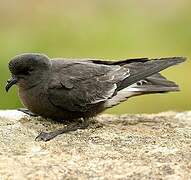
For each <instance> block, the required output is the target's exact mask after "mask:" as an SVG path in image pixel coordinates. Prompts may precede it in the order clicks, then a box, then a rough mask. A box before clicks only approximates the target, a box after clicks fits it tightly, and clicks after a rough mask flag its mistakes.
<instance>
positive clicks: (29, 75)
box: [6, 53, 51, 92]
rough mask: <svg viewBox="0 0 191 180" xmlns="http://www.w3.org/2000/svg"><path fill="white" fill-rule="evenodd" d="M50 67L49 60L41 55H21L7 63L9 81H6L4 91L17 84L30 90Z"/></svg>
mask: <svg viewBox="0 0 191 180" xmlns="http://www.w3.org/2000/svg"><path fill="white" fill-rule="evenodd" d="M50 67H51V61H50V59H49V58H48V57H47V56H46V55H43V54H36V53H26V54H21V55H18V56H16V57H14V58H13V59H11V61H10V62H9V70H10V72H11V79H9V80H8V81H7V85H6V91H7V92H8V91H9V89H10V88H11V87H12V86H13V85H14V84H18V85H19V86H20V87H22V88H31V87H33V86H35V85H36V84H38V83H39V82H40V81H41V80H42V79H44V78H45V77H44V74H45V72H47V71H49V69H50Z"/></svg>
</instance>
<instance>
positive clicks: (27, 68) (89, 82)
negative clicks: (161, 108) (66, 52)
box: [5, 53, 186, 141]
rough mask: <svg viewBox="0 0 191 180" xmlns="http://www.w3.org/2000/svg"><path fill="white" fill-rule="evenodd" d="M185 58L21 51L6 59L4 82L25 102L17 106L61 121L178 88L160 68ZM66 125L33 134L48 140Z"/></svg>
mask: <svg viewBox="0 0 191 180" xmlns="http://www.w3.org/2000/svg"><path fill="white" fill-rule="evenodd" d="M185 59H186V58H185V57H166V58H158V59H157V58H156V59H149V58H135V59H125V60H101V59H91V58H87V59H67V58H53V59H51V58H49V57H48V56H47V55H45V54H41V53H24V54H20V55H17V56H15V57H13V58H12V59H11V60H10V62H9V67H8V68H9V70H10V73H11V79H9V80H8V81H7V84H6V87H5V88H6V91H7V92H8V91H9V89H10V88H11V87H12V86H13V85H15V84H16V85H17V86H18V89H19V97H20V99H21V101H22V103H23V105H24V107H26V108H25V109H20V110H21V111H23V112H25V113H27V114H30V115H37V116H41V117H43V118H49V119H52V120H56V121H61V122H64V121H66V120H67V121H73V120H74V121H75V119H80V118H81V119H84V120H85V121H88V119H89V118H91V117H94V116H96V115H97V114H99V113H101V112H103V111H104V110H106V109H108V108H111V107H113V106H115V105H118V104H119V103H121V102H123V101H126V100H127V99H128V98H130V97H133V96H138V95H144V94H153V93H165V92H171V91H179V86H178V85H177V84H175V83H174V82H172V81H169V80H167V79H166V78H165V77H164V76H163V75H161V74H160V73H159V72H160V71H162V70H164V69H166V68H168V67H170V66H173V65H176V64H179V63H182V62H184V61H185ZM82 127H83V128H85V127H86V126H82ZM78 128H79V127H78ZM71 129H72V130H76V129H77V128H75V127H72V128H71ZM66 131H68V130H66V129H65V130H62V129H61V130H56V131H53V132H41V133H40V134H39V135H38V136H37V138H36V139H38V140H42V141H48V140H50V139H53V138H54V137H56V136H57V135H59V134H62V133H64V132H66Z"/></svg>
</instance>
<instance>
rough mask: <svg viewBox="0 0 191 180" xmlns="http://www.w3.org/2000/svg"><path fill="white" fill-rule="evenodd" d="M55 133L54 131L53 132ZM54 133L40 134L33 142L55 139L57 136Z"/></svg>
mask: <svg viewBox="0 0 191 180" xmlns="http://www.w3.org/2000/svg"><path fill="white" fill-rule="evenodd" d="M55 132H56V131H55ZM55 132H49V133H48V132H41V133H40V134H39V135H38V136H37V137H36V138H35V141H44V142H46V141H49V140H51V139H53V138H55V137H56V136H57V135H58V134H56V133H55Z"/></svg>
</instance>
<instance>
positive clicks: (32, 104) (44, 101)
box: [19, 86, 51, 115]
mask: <svg viewBox="0 0 191 180" xmlns="http://www.w3.org/2000/svg"><path fill="white" fill-rule="evenodd" d="M19 96H20V98H21V101H22V103H23V105H24V106H25V107H27V108H28V109H29V110H30V111H32V112H33V113H35V114H39V115H41V114H42V112H46V111H47V110H48V109H49V108H48V106H51V104H50V103H49V101H48V96H47V91H46V89H44V88H43V87H39V86H38V87H33V88H31V89H27V90H24V89H21V88H19Z"/></svg>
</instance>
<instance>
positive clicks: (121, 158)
mask: <svg viewBox="0 0 191 180" xmlns="http://www.w3.org/2000/svg"><path fill="white" fill-rule="evenodd" d="M95 119H96V120H97V121H99V122H101V123H102V124H103V126H102V127H100V126H97V127H96V126H94V127H90V128H87V129H85V130H78V131H76V132H70V133H67V134H64V135H61V136H58V137H56V138H55V139H53V140H51V141H49V142H36V141H34V139H35V137H36V136H37V135H38V133H39V132H40V131H45V130H46V131H50V130H53V129H55V128H60V127H61V126H63V125H62V124H59V123H53V122H51V121H48V120H44V119H41V118H39V117H38V118H32V117H29V116H26V115H24V114H23V113H21V112H18V111H0V177H1V178H0V179H19V180H22V179H51V180H52V179H53V180H54V179H138V180H139V179H191V112H183V113H175V112H166V113H160V114H151V115H121V116H114V115H101V116H98V117H97V118H95Z"/></svg>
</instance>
